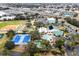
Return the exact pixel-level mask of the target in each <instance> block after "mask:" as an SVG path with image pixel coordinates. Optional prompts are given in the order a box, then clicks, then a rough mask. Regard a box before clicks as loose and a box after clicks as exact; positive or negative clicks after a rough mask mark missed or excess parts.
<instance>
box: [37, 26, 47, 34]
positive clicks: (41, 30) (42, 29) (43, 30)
mask: <svg viewBox="0 0 79 59" xmlns="http://www.w3.org/2000/svg"><path fill="white" fill-rule="evenodd" d="M38 30H39V32H40V33H41V32H47V28H45V27H41V28H39V29H38Z"/></svg>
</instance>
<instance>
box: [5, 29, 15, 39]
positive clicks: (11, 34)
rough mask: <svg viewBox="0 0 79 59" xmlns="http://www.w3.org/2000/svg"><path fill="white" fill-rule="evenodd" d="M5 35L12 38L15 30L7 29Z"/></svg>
mask: <svg viewBox="0 0 79 59" xmlns="http://www.w3.org/2000/svg"><path fill="white" fill-rule="evenodd" d="M6 35H7V37H8V38H9V39H12V38H13V36H14V35H15V32H14V31H13V30H9V31H8V32H7V34H6Z"/></svg>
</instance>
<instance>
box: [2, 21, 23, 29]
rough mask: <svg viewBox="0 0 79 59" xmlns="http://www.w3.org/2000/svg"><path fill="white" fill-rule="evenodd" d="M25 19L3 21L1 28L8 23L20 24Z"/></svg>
mask: <svg viewBox="0 0 79 59" xmlns="http://www.w3.org/2000/svg"><path fill="white" fill-rule="evenodd" d="M23 22H24V21H23V20H18V21H17V20H13V21H2V22H1V23H0V29H1V28H2V27H5V26H7V25H19V24H22V23H23Z"/></svg>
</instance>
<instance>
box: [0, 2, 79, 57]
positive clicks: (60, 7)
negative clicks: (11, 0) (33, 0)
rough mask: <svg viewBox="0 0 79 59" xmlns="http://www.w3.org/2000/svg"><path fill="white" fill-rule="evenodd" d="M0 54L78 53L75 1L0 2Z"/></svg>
mask: <svg viewBox="0 0 79 59" xmlns="http://www.w3.org/2000/svg"><path fill="white" fill-rule="evenodd" d="M0 55H1V56H79V4H77V3H0Z"/></svg>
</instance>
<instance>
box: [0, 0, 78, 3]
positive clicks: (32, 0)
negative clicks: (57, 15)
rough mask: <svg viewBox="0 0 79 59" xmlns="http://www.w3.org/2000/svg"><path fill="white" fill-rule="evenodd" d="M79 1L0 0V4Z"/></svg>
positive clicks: (72, 1)
mask: <svg viewBox="0 0 79 59" xmlns="http://www.w3.org/2000/svg"><path fill="white" fill-rule="evenodd" d="M78 2H79V0H0V3H78Z"/></svg>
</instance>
